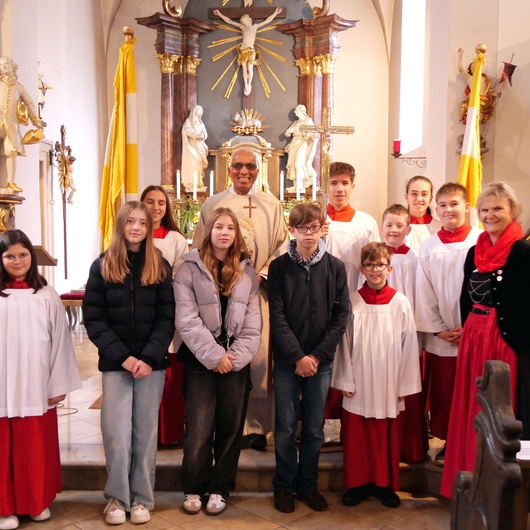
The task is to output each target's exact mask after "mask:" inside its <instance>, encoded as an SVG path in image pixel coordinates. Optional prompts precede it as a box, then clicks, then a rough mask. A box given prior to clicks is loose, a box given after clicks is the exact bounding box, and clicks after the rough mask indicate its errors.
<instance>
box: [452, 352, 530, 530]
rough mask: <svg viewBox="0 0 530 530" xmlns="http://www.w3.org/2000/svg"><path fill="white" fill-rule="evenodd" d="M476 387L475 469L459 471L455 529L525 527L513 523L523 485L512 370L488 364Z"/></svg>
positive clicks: (454, 502)
mask: <svg viewBox="0 0 530 530" xmlns="http://www.w3.org/2000/svg"><path fill="white" fill-rule="evenodd" d="M477 386H478V388H479V390H478V393H477V400H478V401H479V403H480V405H481V407H482V411H481V412H480V413H479V414H477V416H476V417H475V431H476V432H477V457H476V461H475V469H474V471H473V473H470V472H468V471H461V472H459V473H458V474H457V476H456V478H455V482H454V484H453V497H452V503H451V530H482V529H484V530H486V529H488V530H513V529H514V528H516V527H520V524H522V521H516V520H515V519H514V501H515V498H516V493H517V489H518V488H520V487H521V481H522V479H521V468H520V466H519V464H518V463H517V460H516V454H517V452H518V451H519V450H520V447H521V442H520V441H519V436H520V434H521V431H522V424H521V422H520V421H517V420H516V419H515V417H514V414H513V407H512V400H511V395H510V367H509V366H508V364H506V363H504V362H502V361H487V362H486V365H485V369H484V376H483V377H478V378H477ZM523 502H524V499H523ZM523 511H524V512H525V513H523V514H519V517H523V516H524V517H525V520H524V526H522V528H526V512H527V510H523Z"/></svg>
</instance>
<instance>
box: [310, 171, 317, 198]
mask: <svg viewBox="0 0 530 530" xmlns="http://www.w3.org/2000/svg"><path fill="white" fill-rule="evenodd" d="M311 198H312V199H313V202H316V200H317V173H316V171H315V173H314V175H313V193H312V197H311Z"/></svg>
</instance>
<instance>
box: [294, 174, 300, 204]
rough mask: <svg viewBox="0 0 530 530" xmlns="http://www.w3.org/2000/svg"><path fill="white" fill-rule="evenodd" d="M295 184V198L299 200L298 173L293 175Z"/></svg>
mask: <svg viewBox="0 0 530 530" xmlns="http://www.w3.org/2000/svg"><path fill="white" fill-rule="evenodd" d="M295 178H296V180H295V183H294V184H295V186H296V200H297V201H299V200H300V181H299V180H298V175H297V176H296V177H295Z"/></svg>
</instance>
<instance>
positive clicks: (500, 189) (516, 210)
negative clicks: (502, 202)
mask: <svg viewBox="0 0 530 530" xmlns="http://www.w3.org/2000/svg"><path fill="white" fill-rule="evenodd" d="M492 195H493V196H495V197H497V198H499V199H506V200H507V201H508V203H509V204H510V209H511V211H512V216H513V220H514V221H515V222H516V223H520V222H521V214H522V213H523V207H522V206H521V203H520V202H519V199H517V197H516V196H515V191H514V190H513V188H512V187H511V186H509V185H508V184H506V182H502V181H499V182H490V183H489V184H488V185H487V186H486V187H485V188H484V189H483V190H482V193H481V194H480V195H479V196H478V198H477V204H476V208H477V212H478V213H480V208H481V206H482V203H483V202H484V201H485V200H486V198H487V197H491V196H492Z"/></svg>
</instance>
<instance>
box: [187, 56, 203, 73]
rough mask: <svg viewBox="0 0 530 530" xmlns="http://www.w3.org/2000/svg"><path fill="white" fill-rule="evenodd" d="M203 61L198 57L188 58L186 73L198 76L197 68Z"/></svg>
mask: <svg viewBox="0 0 530 530" xmlns="http://www.w3.org/2000/svg"><path fill="white" fill-rule="evenodd" d="M201 61H202V59H199V58H198V57H186V73H187V74H189V75H197V67H198V66H199V64H201Z"/></svg>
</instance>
